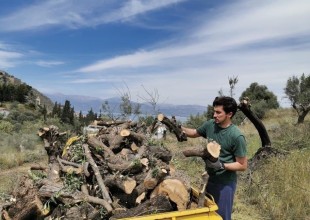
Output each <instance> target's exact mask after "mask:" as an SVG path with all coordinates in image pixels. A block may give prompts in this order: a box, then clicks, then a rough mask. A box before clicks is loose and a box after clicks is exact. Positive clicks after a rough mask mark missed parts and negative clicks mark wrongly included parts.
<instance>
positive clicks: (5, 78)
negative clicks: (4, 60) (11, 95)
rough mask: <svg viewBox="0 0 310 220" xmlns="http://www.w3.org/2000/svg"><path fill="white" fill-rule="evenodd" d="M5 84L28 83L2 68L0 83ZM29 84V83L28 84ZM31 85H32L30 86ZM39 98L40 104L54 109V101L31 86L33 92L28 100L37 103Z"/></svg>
mask: <svg viewBox="0 0 310 220" xmlns="http://www.w3.org/2000/svg"><path fill="white" fill-rule="evenodd" d="M3 84H6V85H8V84H13V85H21V84H25V85H27V84H26V83H24V82H22V81H21V80H20V79H18V78H16V77H14V76H12V75H10V74H8V73H7V72H5V71H3V70H0V85H3ZM28 86H29V85H28ZM30 87H31V86H30ZM38 98H39V100H40V104H41V105H42V106H43V105H45V106H46V108H47V109H52V107H53V102H52V101H51V100H50V99H49V98H48V97H47V96H45V95H44V94H42V93H41V92H39V91H38V90H37V89H35V88H32V87H31V94H30V95H29V96H28V102H32V103H35V102H36V100H37V99H38Z"/></svg>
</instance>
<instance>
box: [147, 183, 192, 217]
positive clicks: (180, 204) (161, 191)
mask: <svg viewBox="0 0 310 220" xmlns="http://www.w3.org/2000/svg"><path fill="white" fill-rule="evenodd" d="M158 195H165V196H168V197H169V199H170V200H171V201H173V202H174V203H176V205H177V208H178V210H179V211H181V210H185V209H186V208H187V204H188V203H189V201H190V193H189V189H187V187H186V186H185V184H183V182H182V181H180V180H178V179H165V180H164V181H162V182H161V183H160V184H159V185H158V186H157V187H156V188H155V189H154V190H153V192H152V194H151V196H150V197H151V198H153V197H156V196H158Z"/></svg>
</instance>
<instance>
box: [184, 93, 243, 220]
mask: <svg viewBox="0 0 310 220" xmlns="http://www.w3.org/2000/svg"><path fill="white" fill-rule="evenodd" d="M213 108H214V114H213V118H214V119H211V120H209V121H206V122H205V123H204V124H203V125H202V126H200V127H199V128H197V129H192V128H185V127H182V130H183V132H184V133H185V134H186V135H187V137H190V138H196V137H204V138H207V139H208V141H216V142H217V143H218V144H220V145H221V151H220V156H219V159H218V160H217V161H216V162H211V161H209V160H208V159H204V160H205V163H206V170H207V172H208V174H209V180H208V184H207V192H208V193H210V194H211V195H212V196H213V197H214V200H215V202H216V203H217V205H218V207H219V210H218V213H219V214H220V215H221V216H222V218H223V220H230V219H231V213H232V207H233V199H234V193H235V190H236V185H237V174H236V171H244V170H246V169H247V157H246V142H245V138H244V136H243V135H242V133H241V132H240V130H239V129H238V128H237V126H235V125H234V124H232V121H231V119H232V117H233V116H234V115H235V113H236V112H237V103H236V101H235V100H234V99H233V98H231V97H225V96H222V97H216V98H215V100H214V102H213Z"/></svg>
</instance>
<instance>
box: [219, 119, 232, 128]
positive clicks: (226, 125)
mask: <svg viewBox="0 0 310 220" xmlns="http://www.w3.org/2000/svg"><path fill="white" fill-rule="evenodd" d="M230 125H232V122H231V120H227V121H223V122H222V123H220V124H219V126H220V127H221V128H228V127H229V126H230Z"/></svg>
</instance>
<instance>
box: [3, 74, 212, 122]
mask: <svg viewBox="0 0 310 220" xmlns="http://www.w3.org/2000/svg"><path fill="white" fill-rule="evenodd" d="M4 83H11V84H17V85H18V84H22V83H24V82H22V81H21V80H20V79H18V78H16V77H14V76H12V75H10V74H9V73H7V72H5V71H3V70H0V85H1V84H4ZM28 98H30V99H31V100H30V101H31V102H35V100H36V99H37V98H40V103H41V105H45V106H46V107H47V108H48V110H52V108H53V106H54V103H55V102H57V103H60V104H61V105H64V103H65V101H66V100H68V101H70V104H71V106H72V107H74V110H75V112H80V111H82V113H84V114H86V113H87V112H88V111H89V110H90V109H93V111H94V112H97V113H99V112H100V109H102V104H104V103H105V101H107V102H108V104H109V107H110V109H111V110H112V111H113V113H115V114H117V113H119V112H120V111H119V106H120V104H121V103H122V101H121V98H120V97H117V98H109V99H100V98H96V97H89V96H80V95H64V94H61V93H56V94H42V93H41V92H40V91H38V90H37V89H35V88H32V95H31V97H28ZM133 104H134V105H135V104H137V103H134V102H133ZM139 104H140V105H141V112H142V114H148V115H149V114H154V110H153V108H152V105H151V104H150V103H146V102H145V103H139ZM156 110H158V111H159V112H160V113H163V114H165V115H167V116H172V115H174V116H178V117H182V118H183V120H184V119H186V118H188V117H189V116H190V115H197V114H198V113H199V114H201V113H203V112H204V111H206V110H207V107H206V106H201V105H173V104H157V105H156Z"/></svg>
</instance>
